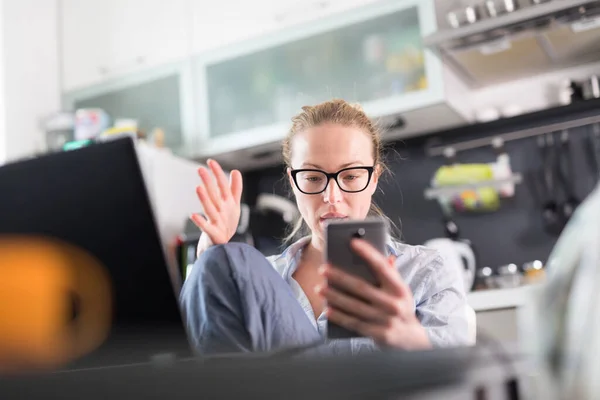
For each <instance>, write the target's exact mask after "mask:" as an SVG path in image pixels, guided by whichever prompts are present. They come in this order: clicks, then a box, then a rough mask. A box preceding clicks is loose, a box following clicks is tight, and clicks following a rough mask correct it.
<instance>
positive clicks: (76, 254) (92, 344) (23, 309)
mask: <svg viewBox="0 0 600 400" xmlns="http://www.w3.org/2000/svg"><path fill="white" fill-rule="evenodd" d="M112 303H113V299H112V285H111V281H110V278H109V276H108V274H107V272H106V270H105V268H104V267H103V266H102V264H101V263H100V262H99V261H98V260H97V259H96V258H95V257H93V256H92V255H90V254H89V253H87V252H86V251H84V250H82V249H80V248H77V247H75V246H73V245H70V244H68V243H65V242H61V241H58V240H55V239H52V238H43V237H37V236H4V237H3V236H0V372H18V371H22V370H30V369H31V370H37V369H47V368H49V369H53V368H57V367H60V366H61V365H64V364H66V363H68V362H70V361H73V360H75V359H77V358H79V357H81V356H83V355H85V354H86V353H89V352H90V351H93V350H94V349H95V348H97V347H98V346H99V345H101V344H102V342H104V340H105V339H106V337H107V336H108V333H109V330H110V326H111V321H112ZM74 305H75V306H74Z"/></svg>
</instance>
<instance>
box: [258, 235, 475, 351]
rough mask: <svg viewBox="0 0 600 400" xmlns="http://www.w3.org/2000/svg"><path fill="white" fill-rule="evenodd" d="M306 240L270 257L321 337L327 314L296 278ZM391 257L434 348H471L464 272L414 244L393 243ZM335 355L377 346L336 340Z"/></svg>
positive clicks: (390, 243)
mask: <svg viewBox="0 0 600 400" xmlns="http://www.w3.org/2000/svg"><path fill="white" fill-rule="evenodd" d="M309 240H310V238H308V237H306V238H303V239H300V240H299V241H297V242H295V243H293V244H292V245H290V246H289V247H288V248H287V249H285V251H284V252H283V253H281V254H279V255H275V256H270V257H267V259H268V260H269V262H270V263H271V264H272V265H273V267H274V268H275V270H276V271H277V272H278V273H279V274H280V275H281V276H282V277H283V279H284V280H285V281H286V282H287V283H288V284H289V285H290V287H291V288H292V291H293V293H294V295H295V296H296V299H297V300H298V302H299V303H300V305H301V306H302V308H303V309H304V311H305V312H306V314H307V315H308V317H309V319H310V320H311V321H312V323H313V325H314V327H315V329H317V330H318V332H319V333H320V334H321V336H322V337H323V338H325V337H326V336H327V317H326V316H325V314H321V315H319V317H318V318H315V315H314V312H313V310H312V306H311V305H310V302H309V300H308V297H307V296H306V294H305V293H304V291H303V290H302V288H301V287H300V285H299V284H298V282H296V280H295V279H294V278H293V277H292V275H293V274H294V272H295V271H296V269H297V268H298V264H299V261H300V259H301V256H302V250H303V249H304V248H305V247H306V245H307V244H308V243H309ZM387 249H388V252H389V253H388V255H392V254H393V255H394V256H396V257H397V258H396V268H397V269H398V271H399V272H400V275H401V276H402V278H403V279H404V281H405V282H406V283H407V284H408V286H409V287H410V289H411V291H412V293H413V298H414V307H415V313H416V315H417V318H418V319H419V321H420V322H421V324H422V325H423V327H424V328H425V330H426V332H427V334H428V336H429V339H430V341H431V343H432V344H433V346H434V347H451V346H463V345H468V344H469V327H468V313H469V311H470V308H469V306H468V304H467V299H466V294H465V290H464V284H463V278H462V276H461V273H460V271H458V270H456V269H455V268H451V267H447V264H445V263H444V261H443V259H442V257H441V256H440V254H439V253H438V252H437V250H432V249H429V248H426V247H423V246H411V245H407V244H403V243H400V242H397V241H394V240H391V239H390V240H389V241H388V245H387ZM330 346H331V347H332V348H333V349H334V351H335V352H338V351H339V352H340V353H342V352H347V351H348V350H350V351H351V353H352V354H357V353H359V352H361V351H365V350H367V351H371V350H373V349H375V348H376V345H375V344H374V342H373V341H372V340H371V339H367V338H354V339H350V340H332V341H331V342H330Z"/></svg>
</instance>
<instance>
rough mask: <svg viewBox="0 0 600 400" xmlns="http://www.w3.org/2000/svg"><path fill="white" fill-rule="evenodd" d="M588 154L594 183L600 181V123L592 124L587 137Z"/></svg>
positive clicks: (586, 147)
mask: <svg viewBox="0 0 600 400" xmlns="http://www.w3.org/2000/svg"><path fill="white" fill-rule="evenodd" d="M585 149H586V155H587V161H588V164H589V166H590V169H591V171H592V174H593V175H594V183H593V185H594V186H596V183H597V182H598V181H600V124H594V125H593V126H592V132H591V133H590V135H589V136H588V137H587V138H586V146H585Z"/></svg>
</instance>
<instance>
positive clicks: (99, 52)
mask: <svg viewBox="0 0 600 400" xmlns="http://www.w3.org/2000/svg"><path fill="white" fill-rule="evenodd" d="M190 8H191V2H190V0H170V1H165V0H61V12H60V13H61V21H60V25H61V44H62V46H61V47H62V62H63V70H62V81H63V90H65V91H70V90H74V89H80V88H84V87H86V86H90V85H93V84H97V83H101V82H103V81H104V80H107V79H110V78H114V77H118V76H121V75H123V74H127V73H131V72H135V71H138V70H142V69H145V68H149V67H154V66H158V65H163V64H167V63H170V62H173V61H178V60H181V59H183V58H185V57H188V56H189V55H190V50H191V38H192V36H191V28H192V21H191V17H190V14H191V12H190Z"/></svg>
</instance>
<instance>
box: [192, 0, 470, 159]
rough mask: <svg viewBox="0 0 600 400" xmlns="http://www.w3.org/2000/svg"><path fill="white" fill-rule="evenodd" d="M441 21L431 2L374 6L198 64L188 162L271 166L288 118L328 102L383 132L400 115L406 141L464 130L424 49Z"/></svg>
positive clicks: (229, 49) (210, 55) (228, 49)
mask: <svg viewBox="0 0 600 400" xmlns="http://www.w3.org/2000/svg"><path fill="white" fill-rule="evenodd" d="M435 21H436V16H435V10H434V8H433V4H432V3H431V2H428V1H420V0H402V1H397V0H396V1H377V2H373V3H372V4H367V5H362V6H360V7H355V8H352V9H349V10H346V11H344V12H339V13H332V14H331V15H329V16H327V17H323V18H320V19H318V20H315V21H312V22H310V23H306V24H297V25H294V26H290V27H289V28H287V29H284V30H282V31H280V32H279V33H278V34H277V35H264V36H261V37H260V38H256V39H251V40H248V41H244V42H240V43H236V44H234V45H230V46H225V47H223V48H220V49H217V50H215V51H212V52H207V53H205V54H202V55H199V56H197V57H195V59H194V62H193V65H194V66H193V68H194V72H193V74H194V77H195V78H196V85H195V96H197V99H198V106H199V108H198V111H199V112H198V120H197V126H198V133H199V135H200V138H201V139H200V141H199V146H198V147H197V148H192V149H190V150H191V151H192V152H191V153H190V155H191V156H194V157H200V158H203V157H213V158H216V159H218V160H221V161H222V162H225V163H226V164H227V165H229V166H231V167H245V166H246V163H251V164H254V165H256V164H257V163H259V162H262V161H258V160H257V159H256V158H257V156H258V157H259V158H261V159H263V161H264V162H265V163H266V164H268V163H271V162H274V161H275V160H276V159H277V157H278V154H277V152H276V150H277V149H278V148H279V143H280V141H281V139H283V138H284V136H285V135H286V132H287V129H288V128H289V124H290V118H291V117H292V116H293V115H294V114H295V113H297V112H298V111H299V110H300V108H301V107H302V106H303V105H307V104H315V103H318V102H321V101H324V100H327V99H330V98H332V97H340V98H344V99H346V100H350V101H354V102H359V103H361V104H362V105H363V107H364V108H365V110H366V111H367V113H368V114H369V115H370V116H372V117H373V118H376V119H383V120H384V123H385V122H386V121H385V120H387V122H390V123H391V122H395V117H396V116H397V115H398V114H402V116H403V119H404V123H405V125H406V126H405V128H406V129H405V130H404V134H410V133H411V130H412V132H416V131H418V130H419V129H423V130H427V129H432V128H435V124H436V123H439V125H440V127H441V126H449V125H450V126H451V125H453V124H460V123H463V122H464V121H465V116H464V115H462V114H461V113H460V112H459V111H458V110H455V109H454V108H453V107H451V106H449V102H450V101H449V99H448V98H447V95H448V94H447V92H446V87H445V82H444V74H445V70H444V68H443V66H442V64H441V62H440V61H439V60H438V59H437V58H436V57H435V56H434V55H433V54H431V53H430V52H429V51H427V50H426V49H425V47H424V45H423V43H422V38H423V36H424V35H425V34H427V33H428V32H431V31H432V30H435V27H436V22H435ZM431 107H437V108H436V109H432V108H431ZM426 109H430V110H429V111H430V112H431V113H435V114H436V118H435V119H433V118H431V115H429V116H427V114H428V113H429V112H425V111H424V110H426ZM409 111H416V113H415V114H413V115H412V116H411V115H408V114H407V112H409ZM389 117H391V118H389ZM434 120H435V121H434ZM270 151H273V154H272V157H273V158H272V157H271V155H270V153H269V152H270ZM265 157H266V160H265Z"/></svg>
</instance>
